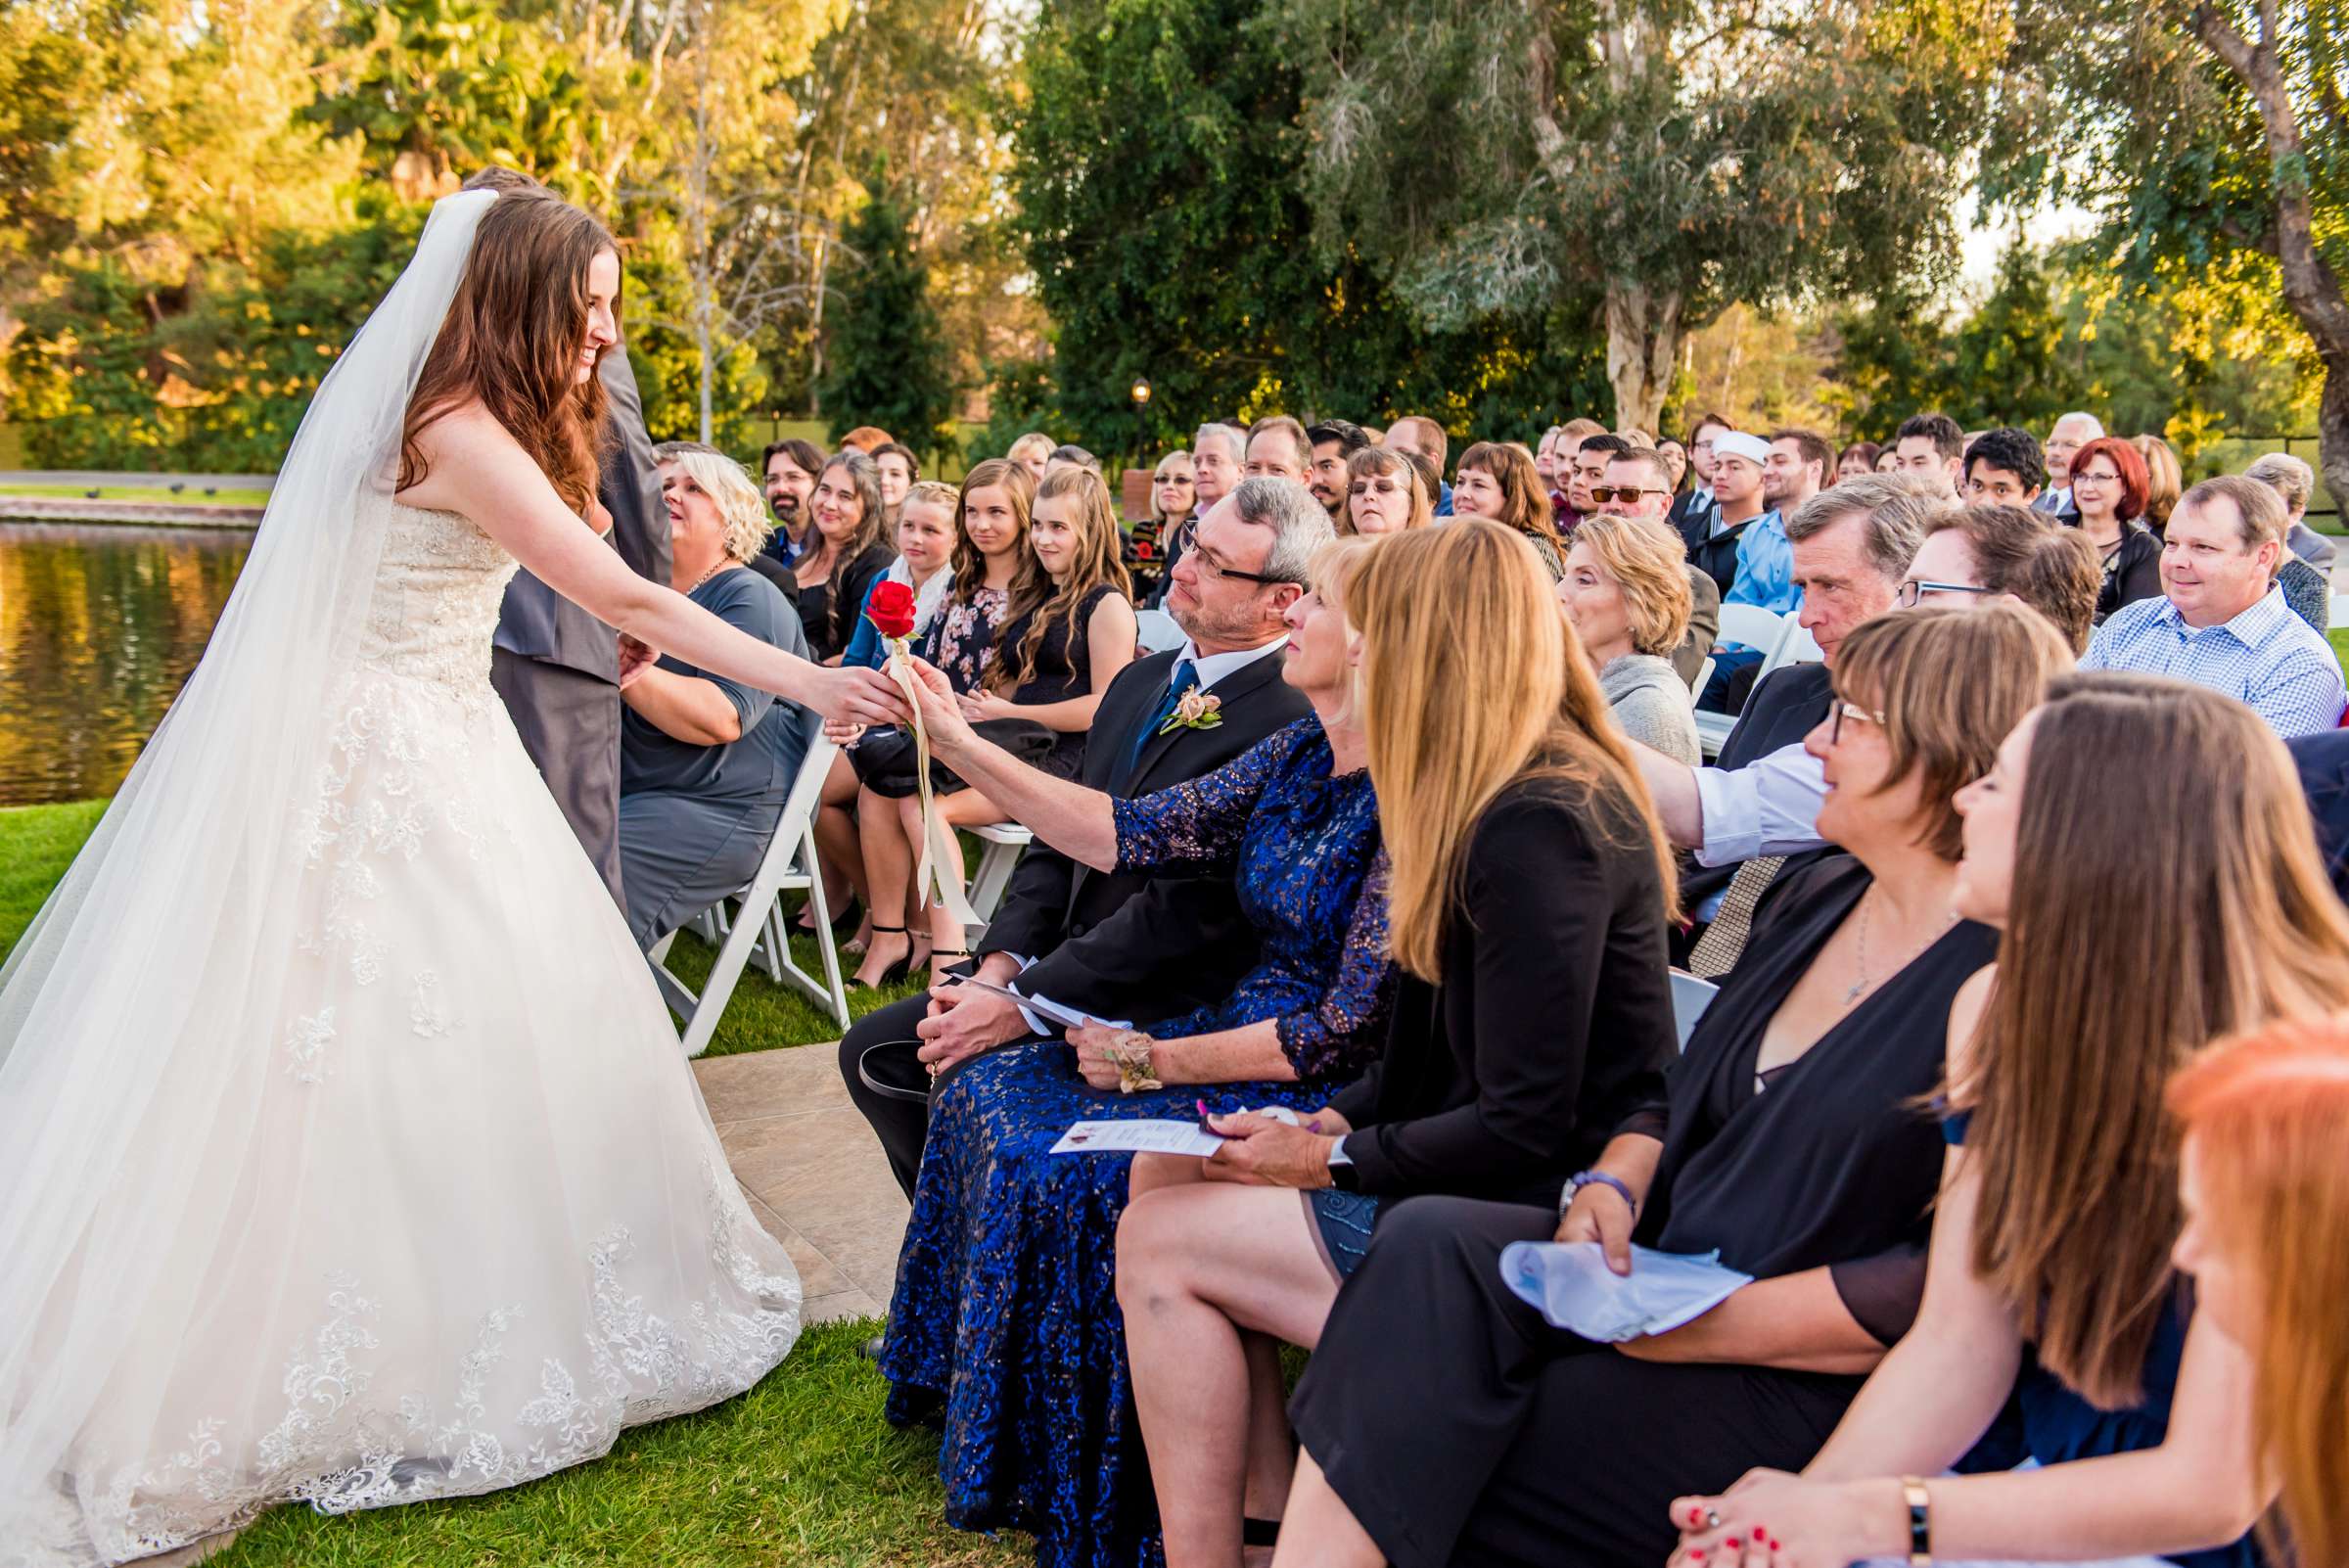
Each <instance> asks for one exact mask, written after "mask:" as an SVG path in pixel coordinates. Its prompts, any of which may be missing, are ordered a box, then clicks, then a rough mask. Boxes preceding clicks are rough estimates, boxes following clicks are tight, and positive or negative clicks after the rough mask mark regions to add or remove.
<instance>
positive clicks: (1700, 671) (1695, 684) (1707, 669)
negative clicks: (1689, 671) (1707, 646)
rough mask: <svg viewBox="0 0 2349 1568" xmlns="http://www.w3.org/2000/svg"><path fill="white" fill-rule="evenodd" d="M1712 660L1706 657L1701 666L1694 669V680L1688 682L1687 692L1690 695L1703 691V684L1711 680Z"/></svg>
mask: <svg viewBox="0 0 2349 1568" xmlns="http://www.w3.org/2000/svg"><path fill="white" fill-rule="evenodd" d="M1713 663H1714V662H1713V660H1712V659H1711V658H1710V657H1708V658H1707V659H1706V660H1705V662H1704V663H1703V664H1701V665H1699V666H1697V667H1696V678H1695V679H1694V680H1692V681H1690V682H1688V690H1689V692H1690V693H1691V694H1692V695H1693V694H1694V693H1696V692H1700V691H1703V690H1704V689H1705V682H1706V681H1708V680H1711V679H1712V678H1713Z"/></svg>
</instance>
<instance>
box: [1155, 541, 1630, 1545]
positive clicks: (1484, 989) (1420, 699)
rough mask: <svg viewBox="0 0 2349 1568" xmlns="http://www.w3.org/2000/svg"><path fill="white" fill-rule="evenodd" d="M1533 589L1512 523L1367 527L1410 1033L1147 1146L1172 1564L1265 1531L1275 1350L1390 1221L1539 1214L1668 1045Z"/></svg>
mask: <svg viewBox="0 0 2349 1568" xmlns="http://www.w3.org/2000/svg"><path fill="white" fill-rule="evenodd" d="M1431 582H1440V583H1443V584H1444V585H1445V586H1444V591H1443V592H1441V593H1430V592H1429V591H1428V588H1427V585H1428V584H1429V583H1431ZM1547 589H1548V583H1547V580H1546V577H1545V576H1544V574H1543V571H1542V570H1541V567H1540V564H1539V563H1538V562H1537V561H1536V559H1535V557H1534V552H1533V551H1532V550H1531V549H1530V548H1528V547H1527V545H1526V544H1525V542H1524V541H1523V540H1522V539H1521V538H1519V537H1517V536H1515V535H1514V534H1512V533H1511V532H1510V530H1506V529H1503V528H1502V527H1500V526H1499V525H1498V524H1496V523H1491V522H1486V521H1482V520H1478V519H1463V520H1460V521H1458V522H1455V523H1453V524H1452V525H1451V526H1450V527H1447V528H1442V529H1428V530H1417V531H1413V532H1408V533H1404V534H1401V535H1398V536H1396V537H1393V538H1389V539H1385V540H1381V541H1380V542H1379V543H1378V544H1376V545H1375V546H1374V547H1373V548H1372V549H1370V550H1369V551H1368V553H1367V554H1366V555H1365V556H1364V558H1363V563H1362V567H1361V570H1360V572H1359V574H1358V575H1357V576H1356V577H1355V580H1354V583H1353V585H1352V586H1351V588H1350V589H1349V590H1348V593H1347V618H1348V622H1349V631H1350V634H1351V636H1352V638H1353V640H1354V643H1355V645H1356V646H1357V647H1358V648H1359V655H1358V661H1359V662H1358V669H1359V681H1360V684H1359V699H1358V700H1359V703H1360V705H1361V711H1362V723H1363V728H1364V731H1365V734H1366V737H1367V740H1368V752H1369V765H1370V778H1371V783H1372V785H1373V787H1374V788H1375V789H1376V790H1377V791H1378V800H1379V815H1380V820H1381V823H1382V825H1383V832H1384V838H1385V842H1386V846H1387V854H1388V859H1389V863H1390V871H1389V876H1388V882H1387V932H1388V945H1389V946H1390V948H1391V949H1392V950H1393V952H1394V954H1395V958H1396V962H1397V963H1398V964H1399V965H1401V967H1402V968H1403V970H1404V979H1403V982H1402V990H1401V992H1400V993H1399V995H1398V996H1397V1000H1396V1024H1395V1028H1394V1030H1393V1031H1392V1033H1391V1034H1390V1035H1389V1037H1388V1039H1387V1043H1386V1050H1385V1053H1384V1055H1383V1057H1382V1058H1381V1060H1380V1061H1379V1062H1378V1064H1377V1065H1375V1066H1373V1067H1372V1068H1371V1069H1370V1072H1369V1073H1368V1075H1367V1076H1365V1077H1364V1078H1362V1079H1361V1080H1360V1081H1359V1082H1358V1083H1356V1084H1352V1085H1350V1086H1349V1087H1348V1088H1347V1089H1346V1090H1345V1091H1344V1092H1343V1093H1341V1094H1339V1095H1338V1096H1337V1097H1336V1098H1335V1099H1334V1100H1332V1101H1331V1102H1330V1103H1329V1105H1328V1106H1326V1107H1324V1108H1322V1109H1320V1110H1318V1111H1316V1112H1315V1113H1314V1114H1313V1116H1312V1117H1311V1118H1310V1119H1309V1121H1308V1123H1307V1124H1306V1126H1304V1127H1292V1126H1287V1125H1284V1124H1282V1123H1279V1122H1276V1121H1272V1120H1269V1119H1267V1118H1265V1117H1260V1116H1253V1115H1248V1114H1241V1115H1238V1116H1229V1117H1222V1118H1218V1119H1215V1120H1214V1121H1213V1124H1212V1125H1213V1126H1214V1127H1215V1129H1216V1130H1218V1131H1221V1132H1223V1133H1225V1134H1226V1135H1227V1136H1229V1138H1230V1139H1231V1141H1230V1142H1228V1143H1226V1144H1225V1145H1224V1146H1223V1147H1222V1148H1221V1150H1219V1151H1218V1152H1217V1154H1216V1156H1215V1157H1214V1158H1213V1159H1212V1160H1209V1161H1207V1162H1206V1163H1205V1164H1204V1165H1202V1163H1201V1162H1200V1161H1198V1160H1196V1159H1188V1160H1185V1159H1177V1158H1175V1157H1173V1156H1150V1155H1144V1156H1142V1157H1140V1158H1138V1159H1137V1160H1136V1161H1135V1162H1134V1171H1133V1187H1134V1190H1135V1193H1136V1196H1135V1199H1134V1201H1133V1203H1132V1205H1131V1207H1129V1208H1128V1210H1127V1212H1126V1218H1125V1221H1124V1222H1123V1224H1122V1226H1121V1227H1120V1231H1119V1237H1118V1296H1119V1300H1120V1302H1121V1303H1122V1304H1123V1306H1124V1308H1125V1315H1126V1325H1127V1345H1128V1353H1129V1355H1130V1357H1131V1359H1132V1362H1133V1389H1134V1399H1135V1403H1136V1406H1137V1407H1138V1408H1139V1410H1140V1412H1141V1422H1142V1434H1143V1437H1144V1439H1145V1440H1146V1441H1147V1442H1148V1444H1149V1449H1150V1469H1151V1475H1152V1478H1153V1481H1154V1483H1155V1485H1156V1486H1157V1489H1158V1499H1159V1516H1160V1520H1161V1523H1162V1525H1163V1528H1164V1530H1165V1534H1166V1551H1167V1561H1168V1563H1169V1564H1170V1568H1184V1565H1186V1564H1205V1563H1229V1562H1233V1561H1236V1560H1237V1558H1238V1555H1239V1550H1240V1547H1241V1545H1242V1543H1243V1539H1244V1537H1245V1536H1246V1534H1247V1531H1248V1529H1249V1527H1248V1526H1244V1524H1243V1497H1245V1498H1246V1499H1248V1501H1247V1506H1246V1509H1245V1513H1246V1516H1247V1517H1248V1518H1250V1519H1253V1520H1254V1521H1256V1522H1255V1524H1254V1526H1253V1532H1254V1538H1255V1541H1256V1542H1257V1543H1258V1544H1264V1545H1269V1544H1270V1543H1269V1540H1268V1535H1269V1532H1270V1530H1271V1529H1272V1528H1273V1527H1271V1526H1270V1524H1269V1522H1268V1521H1269V1520H1271V1519H1276V1518H1278V1517H1279V1511H1280V1503H1281V1499H1282V1498H1283V1497H1284V1496H1285V1495H1286V1493H1287V1491H1288V1481H1289V1470H1290V1463H1291V1453H1292V1447H1291V1444H1290V1442H1289V1439H1288V1434H1287V1427H1286V1422H1285V1421H1284V1419H1283V1417H1282V1415H1281V1404H1282V1381H1281V1373H1280V1361H1279V1358H1278V1354H1277V1350H1278V1345H1279V1344H1280V1342H1282V1341H1287V1342H1289V1343H1292V1344H1298V1345H1306V1346H1311V1345H1312V1344H1313V1342H1314V1340H1315V1339H1316V1338H1317V1337H1318V1335H1319V1331H1320V1327H1321V1324H1322V1321H1323V1320H1324V1318H1326V1316H1327V1315H1328V1313H1329V1309H1330V1305H1331V1303H1332V1302H1333V1301H1335V1300H1336V1298H1337V1294H1338V1290H1339V1287H1340V1285H1341V1284H1342V1283H1343V1282H1344V1280H1345V1278H1346V1276H1347V1275H1348V1274H1350V1273H1351V1272H1352V1271H1353V1270H1354V1268H1355V1266H1356V1265H1357V1264H1359V1262H1360V1260H1361V1257H1362V1250H1363V1247H1364V1246H1365V1245H1366V1244H1367V1242H1368V1240H1369V1237H1370V1233H1371V1230H1372V1228H1373V1227H1374V1226H1375V1225H1376V1224H1377V1222H1378V1221H1379V1218H1380V1216H1381V1215H1382V1214H1383V1213H1384V1212H1386V1210H1387V1209H1388V1208H1389V1207H1390V1206H1392V1205H1394V1204H1396V1203H1398V1202H1400V1201H1402V1200H1405V1199H1412V1198H1415V1197H1416V1196H1417V1195H1418V1194H1422V1193H1453V1194H1458V1195H1462V1196H1469V1197H1478V1198H1490V1199H1497V1200H1504V1201H1506V1200H1523V1199H1530V1200H1532V1201H1535V1202H1544V1203H1546V1202H1548V1201H1550V1200H1551V1199H1552V1198H1553V1197H1554V1195H1555V1194H1556V1191H1557V1189H1558V1188H1559V1187H1560V1186H1561V1185H1562V1184H1563V1183H1564V1182H1565V1180H1566V1178H1567V1177H1568V1176H1571V1175H1572V1174H1573V1173H1574V1172H1575V1171H1577V1170H1579V1169H1581V1168H1582V1167H1584V1166H1586V1165H1588V1164H1589V1163H1590V1162H1591V1161H1592V1160H1593V1159H1595V1158H1596V1157H1597V1155H1598V1152H1599V1150H1600V1147H1601V1146H1602V1144H1603V1143H1604V1142H1605V1139H1606V1137H1607V1134H1608V1133H1609V1132H1610V1131H1611V1130H1613V1129H1614V1127H1615V1125H1616V1123H1617V1122H1618V1121H1620V1120H1621V1119H1622V1117H1623V1116H1624V1115H1626V1114H1627V1113H1628V1112H1629V1111H1630V1109H1631V1108H1632V1107H1633V1106H1634V1105H1635V1104H1637V1103H1640V1102H1641V1101H1642V1100H1644V1099H1646V1098H1647V1097H1649V1096H1651V1095H1652V1094H1653V1093H1655V1092H1656V1091H1657V1089H1658V1087H1659V1086H1660V1084H1661V1082H1662V1073H1663V1070H1664V1067H1665V1065H1666V1064H1667V1063H1668V1062H1670V1061H1671V1060H1672V1058H1673V1056H1674V1054H1675V1039H1674V1036H1673V1031H1672V1004H1671V997H1670V994H1669V992H1668V990H1667V986H1666V980H1665V949H1664V942H1665V925H1666V921H1667V919H1668V918H1669V916H1670V914H1671V911H1672V902H1673V862H1672V859H1671V856H1670V854H1669V853H1667V852H1666V850H1665V848H1664V836H1663V833H1662V831H1661V830H1660V829H1659V828H1658V826H1657V824H1656V820H1655V815H1654V811H1653V808H1652V807H1651V805H1650V803H1649V801H1648V797H1647V791H1646V787H1645V786H1644V785H1643V784H1642V783H1641V782H1640V779H1639V775H1638V772H1637V770H1636V769H1635V767H1634V766H1633V764H1632V761H1631V757H1630V752H1629V749H1628V748H1627V746H1626V745H1625V742H1624V740H1623V738H1622V736H1621V734H1620V733H1619V732H1618V731H1617V729H1616V727H1615V725H1614V724H1613V723H1612V722H1611V721H1610V719H1609V717H1608V715H1607V705H1606V700H1605V698H1604V697H1602V696H1601V695H1600V693H1599V689H1598V683H1597V681H1596V680H1595V679H1594V678H1593V677H1592V675H1591V673H1590V669H1589V661H1588V660H1586V659H1585V658H1583V657H1582V656H1581V654H1580V653H1579V652H1578V651H1577V650H1576V648H1575V646H1574V643H1575V636H1574V633H1573V631H1572V630H1571V629H1569V628H1568V627H1567V625H1566V624H1565V623H1564V622H1563V621H1562V620H1561V619H1560V618H1559V617H1558V616H1557V614H1556V613H1555V612H1554V611H1552V610H1551V609H1550V608H1549V606H1548V604H1547V603H1546V601H1547V599H1548V597H1549V596H1548V592H1547ZM1465 693H1474V694H1475V700H1473V701H1463V700H1461V698H1462V695H1463V694H1465ZM1221 1176H1231V1177H1233V1178H1236V1180H1238V1181H1249V1180H1253V1181H1258V1182H1263V1183H1267V1184H1266V1185H1239V1184H1235V1181H1234V1180H1225V1179H1216V1178H1218V1177H1221ZM1203 1178H1204V1179H1203ZM1242 1389H1245V1390H1246V1391H1247V1397H1246V1398H1244V1399H1243V1398H1242V1397H1241V1393H1240V1391H1241V1390H1242Z"/></svg>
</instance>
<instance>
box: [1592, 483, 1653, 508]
mask: <svg viewBox="0 0 2349 1568" xmlns="http://www.w3.org/2000/svg"><path fill="white" fill-rule="evenodd" d="M1671 493H1672V491H1670V490H1643V489H1641V488H1639V487H1638V486H1637V485H1635V484H1593V485H1591V486H1590V499H1592V500H1593V501H1596V502H1598V503H1599V504H1600V505H1601V506H1604V505H1605V504H1607V503H1608V502H1609V501H1622V502H1624V503H1625V504H1626V505H1630V504H1633V503H1635V502H1636V501H1637V500H1638V499H1639V497H1640V496H1642V495H1670V494H1671Z"/></svg>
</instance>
